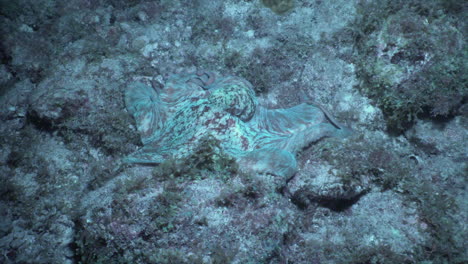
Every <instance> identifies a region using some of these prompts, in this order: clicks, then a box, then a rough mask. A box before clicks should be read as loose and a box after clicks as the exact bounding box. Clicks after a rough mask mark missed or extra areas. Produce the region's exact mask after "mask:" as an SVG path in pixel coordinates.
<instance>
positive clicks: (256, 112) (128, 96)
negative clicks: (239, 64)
mask: <svg viewBox="0 0 468 264" xmlns="http://www.w3.org/2000/svg"><path fill="white" fill-rule="evenodd" d="M124 97H125V104H126V108H127V110H128V112H129V113H130V114H131V115H132V116H133V118H134V119H135V122H136V127H137V130H138V132H139V134H140V136H141V141H142V143H143V147H141V148H140V149H139V150H137V151H136V152H134V153H133V154H131V155H129V156H127V157H126V158H125V159H124V161H125V162H128V163H136V164H146V165H158V164H161V163H163V162H164V161H166V160H168V159H181V158H184V157H187V156H188V155H190V154H191V153H193V151H194V150H195V148H196V147H197V146H198V145H199V144H200V142H203V139H204V138H206V137H207V136H209V137H212V138H214V139H216V140H217V141H219V144H220V147H221V148H222V149H223V151H224V152H225V153H227V154H228V155H230V156H231V157H233V158H234V159H235V161H236V162H237V163H238V165H239V168H243V170H245V171H250V172H255V173H267V174H271V175H275V176H278V177H285V178H289V177H292V176H293V175H294V174H295V173H296V172H297V170H298V165H297V161H296V157H295V155H296V153H297V152H298V151H299V150H301V149H303V148H305V147H306V146H308V145H310V144H312V143H314V142H317V141H319V140H321V139H323V138H326V137H345V136H347V135H349V134H350V130H349V129H347V128H345V127H343V126H342V125H340V124H339V123H338V122H336V121H335V120H334V119H333V117H332V116H331V115H330V114H329V113H328V112H326V111H325V110H324V109H323V108H322V107H320V106H317V105H316V104H313V103H311V102H307V103H302V104H299V105H296V106H294V107H291V108H287V109H268V108H266V107H264V106H262V105H260V104H259V102H258V100H257V98H256V96H255V92H254V89H253V87H252V84H251V83H249V82H248V81H247V80H245V79H243V78H240V77H235V76H222V75H219V74H215V73H212V72H207V71H198V72H194V73H186V72H185V73H180V74H175V75H172V76H171V77H169V79H168V81H167V83H166V85H165V86H164V88H158V89H155V88H153V87H152V86H151V85H147V84H145V83H143V82H134V83H132V84H130V85H129V86H128V88H127V89H126V91H125V95H124Z"/></svg>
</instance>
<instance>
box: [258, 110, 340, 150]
mask: <svg viewBox="0 0 468 264" xmlns="http://www.w3.org/2000/svg"><path fill="white" fill-rule="evenodd" d="M327 115H328V113H324V112H323V111H322V109H321V108H319V107H316V106H314V105H311V104H306V103H303V104H300V105H297V106H294V107H291V108H287V109H266V108H264V107H259V108H258V110H257V112H256V113H255V115H254V117H253V119H252V120H251V122H252V125H253V127H254V128H255V129H256V130H258V131H265V132H264V133H258V135H257V137H256V139H255V141H256V145H257V148H259V147H260V148H262V147H277V148H281V149H285V150H288V151H291V152H295V151H298V150H300V149H302V148H304V147H306V146H307V145H309V144H311V143H313V142H316V141H318V140H320V139H321V138H324V137H330V136H336V137H344V136H347V135H348V134H349V130H348V129H346V128H344V127H338V126H336V125H335V124H334V123H332V122H330V121H329V120H330V118H329V117H328V116H327Z"/></svg>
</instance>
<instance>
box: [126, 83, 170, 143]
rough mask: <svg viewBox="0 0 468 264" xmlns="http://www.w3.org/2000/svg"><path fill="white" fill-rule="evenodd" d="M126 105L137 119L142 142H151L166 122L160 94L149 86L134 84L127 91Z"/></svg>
mask: <svg viewBox="0 0 468 264" xmlns="http://www.w3.org/2000/svg"><path fill="white" fill-rule="evenodd" d="M125 104H126V107H127V110H128V111H129V113H130V114H131V115H132V116H133V118H134V119H135V122H136V126H137V130H138V132H139V133H140V136H141V141H142V142H143V144H146V143H148V142H150V141H151V140H152V138H153V137H154V136H155V135H156V132H157V131H158V130H159V129H160V128H161V127H162V126H163V123H164V121H165V120H166V114H165V109H164V108H165V107H164V104H162V103H161V98H160V96H159V94H158V93H157V92H156V91H155V90H154V89H153V88H152V87H150V86H148V85H145V84H143V83H138V82H137V83H132V84H130V85H129V87H128V88H127V90H126V91H125Z"/></svg>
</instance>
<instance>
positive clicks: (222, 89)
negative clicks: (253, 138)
mask: <svg viewBox="0 0 468 264" xmlns="http://www.w3.org/2000/svg"><path fill="white" fill-rule="evenodd" d="M208 100H209V101H210V103H211V104H213V105H216V106H218V107H220V108H222V109H223V110H224V111H226V112H228V113H230V114H232V115H234V116H237V117H238V118H239V119H240V120H242V121H249V120H250V119H251V118H252V116H253V115H254V114H255V110H256V108H257V104H258V102H257V98H256V97H255V92H254V91H253V90H252V88H251V85H250V83H248V82H247V81H245V80H243V81H241V80H237V81H236V82H228V83H223V84H222V85H220V86H219V87H217V88H216V89H214V90H212V91H210V95H209V98H208Z"/></svg>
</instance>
